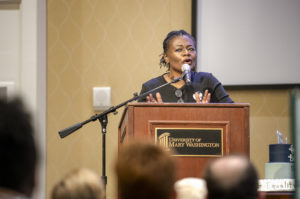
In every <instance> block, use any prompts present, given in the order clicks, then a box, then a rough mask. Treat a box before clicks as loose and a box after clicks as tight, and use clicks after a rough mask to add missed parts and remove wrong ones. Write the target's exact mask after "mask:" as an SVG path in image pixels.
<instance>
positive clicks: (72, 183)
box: [51, 168, 105, 199]
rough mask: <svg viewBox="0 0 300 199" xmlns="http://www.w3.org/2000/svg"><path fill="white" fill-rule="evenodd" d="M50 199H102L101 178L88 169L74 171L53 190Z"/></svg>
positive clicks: (103, 193)
mask: <svg viewBox="0 0 300 199" xmlns="http://www.w3.org/2000/svg"><path fill="white" fill-rule="evenodd" d="M51 194H52V195H51V199H104V198H105V190H104V186H103V182H102V180H101V177H100V176H99V175H98V174H97V173H95V172H93V171H91V170H90V169H86V168H81V169H75V170H73V171H71V172H70V173H68V174H67V175H66V176H65V177H64V178H62V179H61V180H60V181H59V182H58V183H57V184H56V185H55V186H54V188H53V190H52V193H51Z"/></svg>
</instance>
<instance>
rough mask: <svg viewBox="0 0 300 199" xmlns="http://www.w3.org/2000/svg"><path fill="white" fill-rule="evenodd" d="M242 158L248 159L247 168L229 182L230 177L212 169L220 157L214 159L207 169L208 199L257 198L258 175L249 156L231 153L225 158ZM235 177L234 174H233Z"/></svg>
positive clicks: (205, 175)
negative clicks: (222, 175)
mask: <svg viewBox="0 0 300 199" xmlns="http://www.w3.org/2000/svg"><path fill="white" fill-rule="evenodd" d="M232 157H233V158H241V159H244V161H246V166H245V168H242V169H243V170H242V172H239V174H237V175H239V176H235V177H236V178H237V180H234V181H232V182H228V181H227V180H228V179H225V178H222V177H220V176H219V175H218V174H216V172H215V171H214V170H213V169H212V165H213V164H214V163H215V162H216V161H218V159H216V160H214V161H212V162H211V163H210V164H209V165H208V167H207V168H206V170H205V173H204V179H205V180H206V184H207V190H208V199H233V198H243V199H255V198H257V197H258V175H257V171H256V169H255V167H254V165H253V164H252V163H251V162H250V160H249V159H248V158H247V157H244V156H242V155H229V156H227V157H225V158H232ZM232 177H234V176H232Z"/></svg>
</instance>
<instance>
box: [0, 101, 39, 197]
mask: <svg viewBox="0 0 300 199" xmlns="http://www.w3.org/2000/svg"><path fill="white" fill-rule="evenodd" d="M0 160H1V166H0V187H2V188H7V189H10V190H13V191H17V192H20V193H23V194H26V195H30V194H31V192H32V189H33V187H34V175H35V167H36V161H37V151H36V147H35V143H34V137H33V127H32V124H31V117H30V114H29V113H28V112H27V111H26V110H25V108H24V106H23V104H22V101H21V99H13V100H11V101H8V100H4V99H1V98H0Z"/></svg>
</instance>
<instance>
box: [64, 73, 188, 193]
mask: <svg viewBox="0 0 300 199" xmlns="http://www.w3.org/2000/svg"><path fill="white" fill-rule="evenodd" d="M184 77H185V74H184V73H183V74H182V76H180V77H178V78H175V79H173V80H172V81H171V82H168V83H165V84H163V85H161V86H159V87H157V88H154V89H152V90H150V91H148V92H145V93H143V94H141V95H137V94H135V96H134V97H133V98H131V99H129V100H127V101H125V102H123V103H121V104H119V105H117V106H112V107H110V108H108V109H107V110H105V111H103V112H102V113H101V114H95V115H93V116H92V117H90V118H89V119H88V120H85V121H83V122H79V123H77V124H74V125H72V126H70V127H68V128H65V129H63V130H61V131H59V132H58V133H59V136H60V137H61V138H64V137H66V136H68V135H70V134H71V133H73V132H74V131H76V130H78V129H80V128H81V127H82V126H83V125H85V124H87V123H89V122H91V121H96V120H99V122H100V124H101V127H102V176H101V178H102V180H103V184H104V190H105V192H106V184H107V176H106V166H105V165H106V151H105V148H106V126H107V123H108V120H107V115H108V114H109V113H117V111H116V110H117V109H118V108H121V107H122V106H124V105H126V104H128V103H129V102H132V101H135V100H139V99H141V98H143V97H145V96H147V95H149V94H150V93H152V92H155V91H156V90H158V89H160V88H162V87H165V86H167V85H169V84H173V83H176V82H178V81H180V80H183V78H184Z"/></svg>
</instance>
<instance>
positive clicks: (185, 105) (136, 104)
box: [127, 102, 250, 108]
mask: <svg viewBox="0 0 300 199" xmlns="http://www.w3.org/2000/svg"><path fill="white" fill-rule="evenodd" d="M127 106H136V107H140V106H149V107H174V106H175V107H189V106H193V107H219V108H226V107H227V108H228V107H250V104H249V103H206V104H199V103H141V102H131V103H128V104H127Z"/></svg>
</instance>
